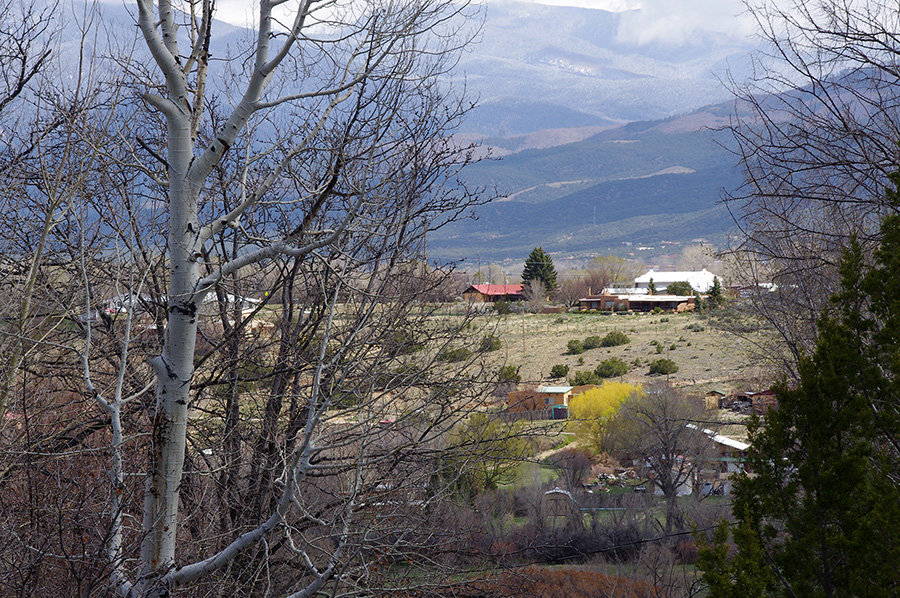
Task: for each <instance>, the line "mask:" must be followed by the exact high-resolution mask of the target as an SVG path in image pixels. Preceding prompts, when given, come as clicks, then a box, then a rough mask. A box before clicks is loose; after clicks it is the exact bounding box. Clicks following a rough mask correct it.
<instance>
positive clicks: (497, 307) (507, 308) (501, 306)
mask: <svg viewBox="0 0 900 598" xmlns="http://www.w3.org/2000/svg"><path fill="white" fill-rule="evenodd" d="M494 311H495V312H497V313H498V314H500V315H501V316H505V315H506V314H509V313H512V306H511V305H510V304H509V301H507V300H506V299H501V300H500V301H496V302H494Z"/></svg>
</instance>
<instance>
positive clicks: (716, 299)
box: [706, 276, 725, 308]
mask: <svg viewBox="0 0 900 598" xmlns="http://www.w3.org/2000/svg"><path fill="white" fill-rule="evenodd" d="M723 303H725V293H724V292H723V291H722V283H720V282H719V277H718V276H713V284H712V287H710V289H709V293H707V295H706V304H707V305H708V306H709V307H711V308H716V307H719V306H720V305H722V304H723Z"/></svg>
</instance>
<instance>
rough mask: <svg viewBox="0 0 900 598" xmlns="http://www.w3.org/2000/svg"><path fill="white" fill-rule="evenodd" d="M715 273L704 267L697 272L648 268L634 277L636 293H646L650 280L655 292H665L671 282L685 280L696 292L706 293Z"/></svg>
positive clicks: (710, 286) (711, 284)
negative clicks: (664, 270) (647, 270)
mask: <svg viewBox="0 0 900 598" xmlns="http://www.w3.org/2000/svg"><path fill="white" fill-rule="evenodd" d="M715 277H716V276H715V274H713V273H712V272H710V271H709V270H707V269H706V268H704V269H703V270H700V271H699V272H657V271H655V270H650V271H649V272H647V273H646V274H643V275H641V276H638V277H637V278H635V279H634V287H635V290H636V293H644V294H646V293H647V292H648V291H649V289H650V281H651V280H653V286H655V287H656V292H657V293H665V292H666V287H667V286H669V285H670V284H672V283H673V282H687V283H689V284H690V285H691V288H692V289H694V290H695V291H697V292H698V293H708V292H709V290H710V289H711V288H712V286H713V279H714V278H715Z"/></svg>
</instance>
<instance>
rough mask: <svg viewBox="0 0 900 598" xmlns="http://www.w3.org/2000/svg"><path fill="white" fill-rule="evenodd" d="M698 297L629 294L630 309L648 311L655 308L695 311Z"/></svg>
mask: <svg viewBox="0 0 900 598" xmlns="http://www.w3.org/2000/svg"><path fill="white" fill-rule="evenodd" d="M695 307H696V299H695V298H694V297H691V296H688V295H629V296H628V309H629V310H631V311H640V312H648V311H653V310H654V309H657V308H658V309H661V310H662V311H677V312H683V311H694V308H695Z"/></svg>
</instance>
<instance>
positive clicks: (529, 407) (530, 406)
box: [506, 386, 581, 419]
mask: <svg viewBox="0 0 900 598" xmlns="http://www.w3.org/2000/svg"><path fill="white" fill-rule="evenodd" d="M579 388H581V387H579ZM575 390H576V387H574V386H541V387H540V388H537V389H533V390H517V391H513V392H510V393H507V395H506V401H507V407H508V408H509V410H510V411H512V412H522V411H539V410H542V409H547V410H549V412H550V417H552V418H553V419H566V418H567V417H568V415H569V399H571V398H572V397H573V396H575V394H576V393H575Z"/></svg>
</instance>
